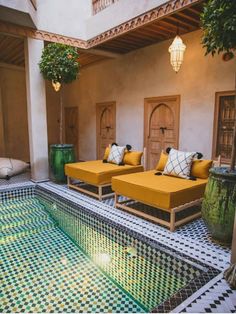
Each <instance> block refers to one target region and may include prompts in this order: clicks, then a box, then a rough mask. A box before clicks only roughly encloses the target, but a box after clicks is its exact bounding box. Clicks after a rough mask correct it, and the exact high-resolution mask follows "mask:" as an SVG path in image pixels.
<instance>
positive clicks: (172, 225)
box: [115, 193, 203, 232]
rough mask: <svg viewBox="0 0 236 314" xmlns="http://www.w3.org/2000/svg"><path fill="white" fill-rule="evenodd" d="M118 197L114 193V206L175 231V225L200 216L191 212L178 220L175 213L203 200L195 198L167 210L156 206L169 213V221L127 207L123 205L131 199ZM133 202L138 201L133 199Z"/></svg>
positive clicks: (199, 213) (198, 213)
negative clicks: (120, 199) (122, 199)
mask: <svg viewBox="0 0 236 314" xmlns="http://www.w3.org/2000/svg"><path fill="white" fill-rule="evenodd" d="M118 197H119V194H117V193H115V207H116V208H121V209H124V210H125V211H128V212H130V213H131V214H135V215H137V216H140V217H142V218H145V219H148V220H150V221H153V222H155V223H158V224H160V225H164V226H166V227H168V228H169V229H170V231H171V232H173V231H175V228H176V227H178V226H180V225H182V224H185V223H187V222H189V221H191V220H194V219H196V218H198V217H200V216H201V212H200V211H199V212H197V213H194V214H192V215H190V216H188V217H185V218H183V219H180V220H178V221H176V213H179V212H181V211H183V210H185V209H187V208H189V207H193V206H196V205H200V204H201V202H202V200H203V198H199V199H196V200H194V201H191V202H189V203H186V204H183V205H181V206H178V207H174V208H171V209H169V210H167V209H165V208H160V207H156V208H157V209H160V210H162V211H165V212H167V213H170V221H166V220H163V219H160V218H157V217H154V216H152V215H150V214H147V213H144V212H141V211H140V210H138V209H135V208H132V207H129V206H127V205H125V204H126V203H129V202H130V201H133V200H132V199H129V198H127V199H126V200H125V201H119V200H118ZM134 201H135V200H134ZM135 202H139V201H135ZM143 204H145V205H149V206H151V207H154V206H153V204H148V203H147V202H145V203H143Z"/></svg>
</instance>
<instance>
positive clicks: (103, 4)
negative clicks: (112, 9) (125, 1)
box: [92, 0, 119, 15]
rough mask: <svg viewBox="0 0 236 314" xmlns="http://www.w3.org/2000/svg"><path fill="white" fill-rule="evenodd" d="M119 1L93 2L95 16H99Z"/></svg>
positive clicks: (103, 0)
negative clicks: (98, 14)
mask: <svg viewBox="0 0 236 314" xmlns="http://www.w3.org/2000/svg"><path fill="white" fill-rule="evenodd" d="M117 1H119V0H92V4H93V15H94V14H97V13H98V12H100V11H102V10H104V9H106V8H107V7H109V6H110V5H112V4H113V3H115V2H117Z"/></svg>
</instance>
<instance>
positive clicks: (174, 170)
mask: <svg viewBox="0 0 236 314" xmlns="http://www.w3.org/2000/svg"><path fill="white" fill-rule="evenodd" d="M195 155H196V152H181V151H179V150H176V149H173V148H172V149H171V151H170V152H169V157H168V160H167V163H166V165H165V168H164V171H163V174H167V175H171V176H175V177H180V178H184V179H189V177H190V171H191V165H192V162H193V158H194V156H195Z"/></svg>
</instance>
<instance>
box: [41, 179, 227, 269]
mask: <svg viewBox="0 0 236 314" xmlns="http://www.w3.org/2000/svg"><path fill="white" fill-rule="evenodd" d="M40 189H41V190H44V191H47V193H53V194H54V195H55V194H56V195H61V196H62V197H63V199H65V200H67V201H68V202H70V203H73V204H77V205H78V206H79V207H82V208H85V209H86V210H87V211H91V212H92V213H93V214H94V215H98V216H99V217H100V218H102V219H104V220H107V221H109V222H111V223H115V224H116V225H119V226H120V228H123V229H127V230H132V231H133V232H136V233H138V234H140V235H142V236H143V237H145V238H146V240H147V239H150V241H156V242H158V243H161V244H163V245H165V246H167V247H169V248H170V249H172V248H173V247H174V248H175V250H176V251H178V252H180V253H183V254H185V255H187V256H191V257H192V258H194V259H196V260H199V261H201V262H202V263H205V264H207V265H209V266H211V267H215V268H217V269H219V270H222V271H223V270H224V269H226V268H227V267H228V266H229V261H230V249H227V248H224V247H222V246H221V245H219V244H216V243H213V242H212V241H211V239H210V238H207V239H205V240H204V241H202V239H201V237H200V238H197V237H195V238H194V237H190V236H189V234H187V233H186V234H184V233H182V232H181V230H182V228H184V227H182V226H181V227H179V229H177V231H176V232H170V231H169V230H167V229H166V228H164V227H162V226H160V225H158V224H153V223H152V222H149V221H147V220H144V219H141V218H139V217H136V216H134V215H131V214H129V213H126V212H124V211H121V210H120V209H116V208H114V207H113V206H111V202H110V201H109V200H104V201H103V202H99V201H97V200H96V199H93V198H91V197H88V196H86V195H84V194H82V193H78V192H77V191H73V190H70V189H68V188H67V187H66V186H65V185H64V186H61V185H58V184H55V183H53V182H47V183H41V184H39V185H37V188H36V194H37V191H38V190H40ZM108 201H109V202H108ZM196 221H200V224H204V222H203V221H202V220H201V219H200V220H196ZM196 221H193V222H191V223H189V224H187V225H186V226H185V227H186V228H189V229H190V230H191V229H192V227H193V226H195V223H196ZM193 229H196V228H195V227H193ZM185 230H186V229H185ZM202 230H203V231H204V228H203V229H202Z"/></svg>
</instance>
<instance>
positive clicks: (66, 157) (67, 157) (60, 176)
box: [50, 144, 75, 182]
mask: <svg viewBox="0 0 236 314" xmlns="http://www.w3.org/2000/svg"><path fill="white" fill-rule="evenodd" d="M71 162H75V150H74V145H72V144H53V145H50V166H51V169H52V174H53V176H54V178H55V180H56V181H57V182H65V181H66V176H65V172H64V167H65V164H68V163H71Z"/></svg>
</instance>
